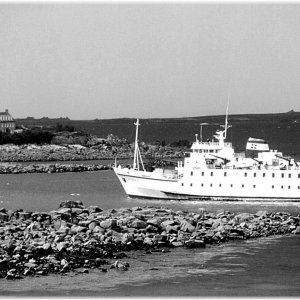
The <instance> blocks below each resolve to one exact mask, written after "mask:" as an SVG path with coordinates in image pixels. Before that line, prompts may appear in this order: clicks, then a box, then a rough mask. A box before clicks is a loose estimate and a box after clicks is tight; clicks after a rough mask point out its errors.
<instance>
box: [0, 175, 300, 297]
mask: <svg viewBox="0 0 300 300" xmlns="http://www.w3.org/2000/svg"><path fill="white" fill-rule="evenodd" d="M65 200H81V201H83V203H84V205H85V206H89V205H98V206H99V207H102V208H103V209H108V208H119V207H133V206H145V205H152V206H164V207H170V208H173V209H176V210H186V211H195V212H197V211H198V210H199V208H205V209H206V210H207V211H213V212H214V211H217V210H220V209H225V210H228V211H232V212H252V213H253V212H257V211H258V210H267V211H285V212H289V213H292V214H294V215H298V214H299V211H300V204H299V203H276V204H274V203H273V204H272V203H260V202H256V203H255V202H252V203H240V202H209V201H205V202H197V201H185V202H184V201H182V202H180V201H167V202H166V201H161V200H140V199H129V198H127V197H126V194H125V193H124V191H123V190H122V187H121V186H120V184H119V182H118V179H117V178H116V176H115V175H114V173H113V172H112V171H101V172H86V173H58V174H19V175H0V207H5V208H8V209H12V210H16V209H21V208H22V209H24V210H27V211H50V210H53V209H56V208H57V207H58V205H59V203H60V202H61V201H65ZM299 246H300V237H299V236H283V237H277V236H276V237H268V238H262V239H258V240H251V241H240V242H232V243H226V244H222V245H220V246H212V247H207V248H206V249H198V250H195V249H190V250H188V249H172V250H171V251H170V252H168V253H164V254H162V253H152V254H145V253H144V252H143V251H141V252H140V251H137V252H132V253H130V256H129V258H128V259H126V260H127V261H128V262H129V263H130V268H129V271H127V272H121V271H115V270H110V271H109V272H107V273H102V272H100V271H98V270H91V272H90V273H89V274H80V275H75V274H69V275H64V276H61V275H51V276H46V277H39V278H26V279H23V280H19V281H13V282H10V281H6V280H1V281H0V288H1V295H22V296H28V295H34V296H38V295H42V296H51V295H62V296H67V295H72V296H79V295H83V296H131V295H132V296H299V295H300V252H299Z"/></svg>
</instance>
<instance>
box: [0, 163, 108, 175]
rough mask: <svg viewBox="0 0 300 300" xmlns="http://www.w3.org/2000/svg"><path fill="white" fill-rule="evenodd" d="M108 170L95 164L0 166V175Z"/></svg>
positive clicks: (106, 167)
mask: <svg viewBox="0 0 300 300" xmlns="http://www.w3.org/2000/svg"><path fill="white" fill-rule="evenodd" d="M109 169H111V167H109V166H104V165H97V164H95V165H83V164H30V165H23V164H11V163H9V164H0V174H20V173H63V172H86V171H102V170H109Z"/></svg>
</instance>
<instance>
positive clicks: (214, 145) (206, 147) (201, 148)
mask: <svg viewBox="0 0 300 300" xmlns="http://www.w3.org/2000/svg"><path fill="white" fill-rule="evenodd" d="M224 148H232V143H223V145H222V144H220V143H219V142H200V141H196V142H194V143H193V145H192V147H191V150H192V151H193V152H194V153H218V152H220V151H221V150H222V149H224Z"/></svg>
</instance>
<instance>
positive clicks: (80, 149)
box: [0, 144, 186, 162]
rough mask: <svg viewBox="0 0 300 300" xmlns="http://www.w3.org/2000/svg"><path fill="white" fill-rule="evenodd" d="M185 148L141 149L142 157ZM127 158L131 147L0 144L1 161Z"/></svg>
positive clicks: (178, 155)
mask: <svg viewBox="0 0 300 300" xmlns="http://www.w3.org/2000/svg"><path fill="white" fill-rule="evenodd" d="M185 151H186V149H185V150H182V149H181V150H180V149H177V148H170V147H154V148H153V149H152V148H151V149H148V150H147V151H145V150H143V149H142V150H141V152H142V155H143V156H144V157H152V158H182V157H184V152H185ZM116 156H117V158H118V159H129V158H132V156H133V148H128V147H121V146H114V147H111V148H104V147H101V146H91V147H84V146H81V145H67V146H59V145H43V146H37V145H31V144H29V145H23V146H16V145H0V161H2V162H33V161H41V162H44V161H79V160H104V159H107V160H108V159H114V158H115V157H116Z"/></svg>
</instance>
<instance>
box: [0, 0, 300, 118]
mask: <svg viewBox="0 0 300 300" xmlns="http://www.w3.org/2000/svg"><path fill="white" fill-rule="evenodd" d="M299 29H300V4H298V3H293V4H283V3H276V2H275V3H273V4H271V3H265V4H262V3H255V2H254V3H252V4H251V3H223V2H222V3H213V4H209V3H201V2H200V3H197V2H196V3H195V2H192V3H189V4H184V3H183V2H182V3H178V2H174V3H170V2H168V3H165V4H162V3H156V2H153V3H148V4H147V3H135V2H133V3H126V2H125V3H124V2H121V3H113V4H107V3H101V2H99V3H98V2H96V3H90V4H84V3H81V2H79V3H52V4H51V3H39V2H37V3H26V2H25V3H12V4H9V3H4V2H2V3H0V36H1V38H0V111H4V110H5V109H8V110H9V112H10V113H11V115H12V116H13V117H14V118H26V117H28V116H30V117H35V118H41V117H50V118H58V117H69V118H70V119H74V120H92V119H96V118H98V119H108V118H123V117H126V118H127V117H128V118H129V117H130V118H137V117H139V118H164V117H165V118H172V117H174V118H175V117H193V116H205V115H218V114H224V113H225V111H226V106H227V101H228V98H229V114H244V113H277V112H287V111H290V110H292V109H293V110H294V111H300V101H299V100H300V34H299Z"/></svg>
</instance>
